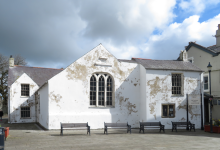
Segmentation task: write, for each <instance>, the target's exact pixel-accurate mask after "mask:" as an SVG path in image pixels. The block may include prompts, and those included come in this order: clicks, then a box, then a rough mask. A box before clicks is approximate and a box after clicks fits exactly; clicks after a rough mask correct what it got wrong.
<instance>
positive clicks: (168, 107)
mask: <svg viewBox="0 0 220 150" xmlns="http://www.w3.org/2000/svg"><path fill="white" fill-rule="evenodd" d="M174 117H175V104H162V118H174Z"/></svg>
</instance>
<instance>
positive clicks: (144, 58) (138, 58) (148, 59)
mask: <svg viewBox="0 0 220 150" xmlns="http://www.w3.org/2000/svg"><path fill="white" fill-rule="evenodd" d="M131 59H143V60H152V59H147V58H135V57H132V58H131Z"/></svg>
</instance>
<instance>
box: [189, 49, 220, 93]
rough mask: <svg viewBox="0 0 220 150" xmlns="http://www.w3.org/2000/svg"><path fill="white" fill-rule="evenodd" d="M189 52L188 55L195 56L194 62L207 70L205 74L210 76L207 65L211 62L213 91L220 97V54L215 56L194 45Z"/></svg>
mask: <svg viewBox="0 0 220 150" xmlns="http://www.w3.org/2000/svg"><path fill="white" fill-rule="evenodd" d="M187 53H188V57H193V58H194V62H193V64H195V65H196V66H198V67H199V68H200V69H202V70H204V71H205V72H204V74H203V75H204V76H208V77H209V72H208V68H207V66H208V64H209V62H210V63H211V65H212V71H211V86H212V89H211V90H212V91H211V92H212V95H213V96H214V97H220V65H219V64H220V56H219V55H218V56H215V57H213V56H212V55H211V54H209V53H207V52H204V51H202V50H200V49H198V48H196V47H194V46H192V47H191V48H190V49H189V50H188V52H187ZM204 92H207V93H209V90H205V91H204Z"/></svg>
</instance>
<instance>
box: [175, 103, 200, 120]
mask: <svg viewBox="0 0 220 150" xmlns="http://www.w3.org/2000/svg"><path fill="white" fill-rule="evenodd" d="M177 108H178V110H179V109H185V110H187V108H186V105H179V106H178V107H177ZM188 112H189V113H190V115H191V120H192V119H193V116H195V117H197V116H200V114H194V113H193V111H192V106H191V105H189V106H188Z"/></svg>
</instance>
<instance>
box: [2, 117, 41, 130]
mask: <svg viewBox="0 0 220 150" xmlns="http://www.w3.org/2000/svg"><path fill="white" fill-rule="evenodd" d="M0 124H1V127H9V131H10V130H40V129H39V128H38V127H37V125H36V124H35V123H8V119H7V118H4V119H2V120H0Z"/></svg>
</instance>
